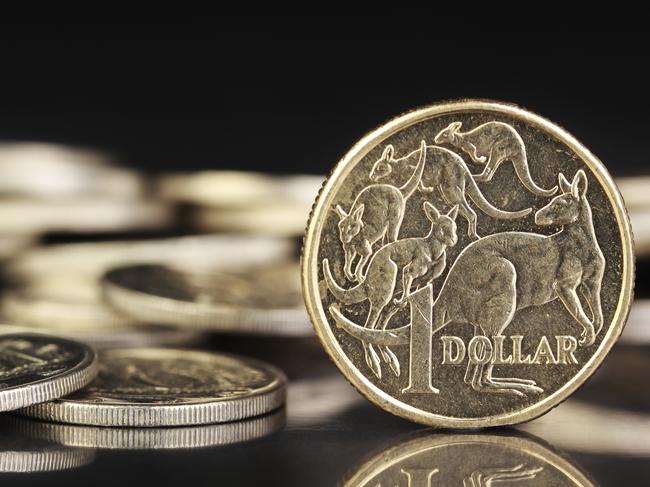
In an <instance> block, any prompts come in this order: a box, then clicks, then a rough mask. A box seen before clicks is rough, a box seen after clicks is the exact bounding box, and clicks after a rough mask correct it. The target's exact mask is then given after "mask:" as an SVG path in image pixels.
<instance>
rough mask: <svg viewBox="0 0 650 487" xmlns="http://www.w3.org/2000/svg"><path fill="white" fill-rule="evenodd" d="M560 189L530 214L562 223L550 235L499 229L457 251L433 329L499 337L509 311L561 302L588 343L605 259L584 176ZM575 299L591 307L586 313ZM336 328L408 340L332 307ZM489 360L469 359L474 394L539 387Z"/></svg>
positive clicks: (405, 334)
mask: <svg viewBox="0 0 650 487" xmlns="http://www.w3.org/2000/svg"><path fill="white" fill-rule="evenodd" d="M558 183H559V188H560V190H561V194H559V195H558V196H556V197H554V198H553V199H552V200H551V201H550V202H549V203H548V204H547V205H546V206H544V207H543V208H541V209H540V210H538V211H537V213H536V214H535V223H536V224H537V225H540V226H560V227H561V229H560V230H559V231H558V232H557V233H555V234H552V235H550V236H547V235H541V234H536V233H525V232H503V233H497V234H494V235H490V236H488V237H485V238H482V239H480V240H478V241H475V242H472V243H471V244H470V245H468V246H467V247H466V248H465V249H463V251H462V252H461V253H460V254H459V256H458V258H457V259H456V261H455V262H454V263H453V265H452V266H451V268H450V269H449V273H448V274H447V278H446V279H445V281H444V283H443V285H442V289H441V290H440V293H439V295H438V297H437V299H436V300H435V302H434V304H433V323H432V327H431V331H432V333H436V332H437V331H439V330H441V329H442V328H444V327H446V326H448V325H451V324H469V325H472V326H473V327H474V335H475V336H484V337H488V338H489V337H495V336H501V335H502V334H503V332H504V330H505V329H506V327H507V326H508V325H509V324H510V322H511V321H512V319H513V317H514V315H515V313H516V312H517V311H519V310H523V309H525V308H528V307H530V306H541V305H543V304H546V303H549V302H552V301H555V300H557V299H559V300H560V301H561V302H562V304H563V305H564V307H565V308H566V310H567V311H568V312H569V314H570V315H571V316H572V317H573V318H574V319H575V321H577V322H578V323H579V324H580V326H581V327H582V332H581V334H580V339H579V344H580V345H581V346H591V345H593V344H594V341H595V339H596V336H597V335H598V334H599V333H600V331H601V329H602V327H603V312H602V307H601V301H600V289H601V283H602V278H603V273H604V269H605V258H604V256H603V254H602V252H601V250H600V247H599V245H598V241H597V240H596V234H595V232H594V225H593V219H592V213H591V207H590V205H589V202H588V200H587V177H586V175H585V173H584V171H583V170H579V171H578V172H577V173H576V174H575V176H574V178H573V181H572V182H571V183H569V181H567V179H566V178H565V177H564V175H563V174H562V173H560V174H559V175H558ZM581 297H582V299H583V300H584V301H585V303H586V305H587V307H588V308H589V311H590V314H591V319H590V318H589V317H588V316H587V314H586V312H585V308H584V307H583V304H582V302H581ZM330 313H331V314H332V316H333V317H334V318H335V320H336V321H337V324H338V326H340V327H342V328H343V329H345V330H346V331H347V332H348V333H350V334H351V335H353V336H355V337H357V338H359V339H360V340H364V341H368V342H371V343H373V344H376V345H398V344H399V345H404V344H408V343H409V334H410V328H411V325H410V324H408V325H406V326H403V327H400V328H394V329H389V330H366V329H365V328H362V327H360V326H358V325H356V324H354V323H353V322H351V321H350V320H348V319H347V318H346V317H345V316H343V314H342V313H341V312H340V310H339V309H338V307H337V306H335V305H332V306H330ZM492 369H493V364H491V363H490V364H472V363H468V367H467V372H466V374H465V379H464V380H465V382H466V383H467V384H468V385H470V386H471V387H472V388H473V389H474V390H476V391H486V392H498V393H508V394H515V395H520V396H524V395H525V393H527V392H541V391H542V389H541V388H539V387H537V385H536V383H535V381H532V380H527V379H519V378H497V377H493V376H492Z"/></svg>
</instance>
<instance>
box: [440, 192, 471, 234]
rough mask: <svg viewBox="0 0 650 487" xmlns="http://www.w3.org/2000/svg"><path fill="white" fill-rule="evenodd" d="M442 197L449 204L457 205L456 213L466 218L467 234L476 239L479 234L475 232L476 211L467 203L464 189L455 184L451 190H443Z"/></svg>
mask: <svg viewBox="0 0 650 487" xmlns="http://www.w3.org/2000/svg"><path fill="white" fill-rule="evenodd" d="M444 198H445V200H446V201H447V202H448V203H449V204H450V205H452V206H453V205H458V213H460V214H461V216H462V217H463V218H465V220H467V235H468V236H469V238H471V239H473V240H478V239H479V235H478V233H476V220H477V216H476V212H475V211H474V210H473V209H472V207H471V206H469V203H467V199H466V198H465V191H464V190H463V189H461V188H459V187H458V186H456V187H454V189H452V190H448V191H445V193H444Z"/></svg>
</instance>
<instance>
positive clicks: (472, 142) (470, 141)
mask: <svg viewBox="0 0 650 487" xmlns="http://www.w3.org/2000/svg"><path fill="white" fill-rule="evenodd" d="M461 126H462V123H461V122H452V123H450V124H449V125H448V126H447V127H446V128H444V129H442V130H441V131H440V132H438V134H437V135H436V136H435V139H434V141H435V143H436V144H450V145H452V146H454V147H456V148H458V149H460V150H462V151H463V152H464V153H465V154H467V155H468V156H469V157H470V158H471V159H472V161H474V162H476V163H478V164H485V168H484V169H483V172H482V173H481V174H477V175H475V176H474V179H475V180H476V181H479V182H482V181H490V180H491V179H492V177H493V176H494V173H495V172H496V170H497V169H498V168H499V166H500V165H501V163H503V162H504V161H511V162H512V164H513V166H514V168H515V172H516V173H517V177H518V178H519V180H520V181H521V182H522V184H523V185H524V186H525V187H526V188H527V189H528V190H529V191H530V192H531V193H534V194H536V195H538V196H545V197H548V196H553V195H554V194H555V193H556V192H557V186H554V187H553V188H551V189H543V188H540V187H539V186H538V185H537V184H535V182H534V181H533V178H532V177H531V175H530V169H529V168H528V159H527V157H526V147H525V146H524V141H523V140H522V138H521V136H520V135H519V134H518V133H517V131H516V130H515V129H514V128H513V127H511V126H510V125H508V124H507V123H503V122H487V123H484V124H483V125H479V126H478V127H476V128H475V129H472V130H469V131H467V132H460V128H461Z"/></svg>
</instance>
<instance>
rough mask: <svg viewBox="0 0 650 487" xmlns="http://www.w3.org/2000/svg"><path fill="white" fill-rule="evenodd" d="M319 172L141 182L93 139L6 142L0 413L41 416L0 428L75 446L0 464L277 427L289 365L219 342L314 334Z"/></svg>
mask: <svg viewBox="0 0 650 487" xmlns="http://www.w3.org/2000/svg"><path fill="white" fill-rule="evenodd" d="M322 179H323V178H322V177H320V176H298V175H292V176H285V177H278V176H271V175H267V174H253V173H238V172H233V171H222V172H219V171H212V172H203V173H197V174H168V175H160V176H159V177H158V178H157V179H156V180H155V181H154V182H147V181H146V180H145V178H144V177H143V176H142V175H141V174H138V173H137V172H135V171H133V170H131V169H127V168H124V167H120V166H119V165H117V164H116V162H115V160H114V158H112V157H111V156H110V155H107V154H104V153H101V152H98V151H95V150H88V149H79V148H73V147H66V146H60V145H53V144H35V143H29V144H26V143H2V144H0V217H1V218H0V221H1V222H2V223H0V264H1V272H2V281H1V282H2V294H1V295H0V313H1V318H0V323H2V324H0V411H12V412H15V413H18V414H19V415H20V416H23V417H30V418H36V419H38V420H44V421H46V422H47V423H46V424H47V427H44V426H42V424H43V423H41V424H39V427H35V424H36V423H35V422H34V420H30V419H21V418H18V417H17V416H15V415H12V416H8V417H3V418H2V421H3V428H4V426H5V425H6V426H7V428H13V429H14V430H17V431H19V432H21V433H22V434H23V435H24V436H26V437H29V438H32V439H34V441H37V442H41V443H43V442H45V443H47V444H49V445H50V446H52V445H59V446H60V445H65V446H67V447H70V448H72V451H67V450H64V451H63V452H62V451H61V449H60V448H54V447H52V448H41V447H40V446H39V451H42V454H39V455H36V456H35V455H34V453H33V452H34V451H33V450H28V449H26V450H25V452H23V453H20V452H18V453H17V452H16V451H14V450H12V455H11V457H10V458H5V457H3V456H2V455H0V471H5V470H6V471H23V470H25V469H27V470H30V469H32V470H38V471H41V470H52V469H58V468H69V467H71V466H76V465H81V464H85V463H87V462H88V461H90V460H89V459H88V455H87V454H79V453H78V452H76V451H75V450H74V449H75V448H80V447H99V448H187V447H197V446H210V445H217V444H224V443H232V442H238V441H244V440H249V439H252V438H256V437H260V436H264V435H268V434H270V433H272V432H274V431H277V430H278V429H279V428H281V427H282V425H283V424H284V409H283V405H284V402H285V396H286V391H285V389H286V381H287V379H286V376H285V374H284V373H283V372H282V371H281V370H280V369H278V368H276V367H274V366H272V365H270V364H267V363H265V362H263V361H260V360H257V359H254V358H249V357H244V356H239V355H235V354H232V353H230V351H229V350H228V349H227V347H226V349H225V350H224V349H222V350H219V351H216V350H215V346H214V345H215V341H217V342H218V340H219V336H220V335H225V334H228V335H238V336H240V337H249V338H248V339H250V340H262V341H264V340H271V339H274V340H278V339H287V340H312V339H313V338H312V337H313V329H312V327H311V324H310V322H309V318H308V316H307V313H306V310H305V309H304V305H303V301H302V293H301V289H300V279H299V268H298V261H297V255H298V250H299V249H298V239H297V237H299V236H300V235H301V234H302V233H303V231H304V226H305V222H306V220H307V215H308V212H309V207H310V205H311V204H312V202H313V198H314V196H315V194H316V192H317V190H318V187H319V186H320V184H321V183H322ZM272 337H274V338H272ZM222 348H223V347H222ZM41 443H39V445H40V444H41Z"/></svg>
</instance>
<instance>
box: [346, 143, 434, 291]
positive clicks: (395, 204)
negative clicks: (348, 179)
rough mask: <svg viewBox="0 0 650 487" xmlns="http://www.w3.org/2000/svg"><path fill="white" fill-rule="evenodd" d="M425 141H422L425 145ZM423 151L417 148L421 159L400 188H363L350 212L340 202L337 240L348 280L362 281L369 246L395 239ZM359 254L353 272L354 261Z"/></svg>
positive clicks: (420, 168)
mask: <svg viewBox="0 0 650 487" xmlns="http://www.w3.org/2000/svg"><path fill="white" fill-rule="evenodd" d="M424 145H425V142H424V141H422V146H423V147H424ZM393 150H394V149H393V146H392V145H389V146H388V147H386V149H385V150H384V154H383V155H382V158H383V157H392V153H393ZM425 162H426V151H420V159H419V160H418V163H417V165H416V166H415V169H414V171H413V173H412V175H411V177H410V178H409V180H408V181H407V182H406V183H405V184H404V185H403V186H401V187H399V188H398V187H396V186H393V185H390V184H373V185H370V186H367V187H366V188H364V189H363V190H362V191H361V192H360V193H359V194H358V195H357V197H356V199H355V200H354V203H352V207H351V208H350V211H349V212H347V213H346V212H345V210H343V208H341V206H340V205H337V207H336V211H337V213H338V214H339V218H340V220H339V239H340V240H341V243H342V244H343V251H344V253H345V265H344V267H343V270H344V272H345V276H346V277H347V278H348V279H349V280H351V281H361V280H362V279H363V276H364V275H365V267H366V264H368V263H369V262H370V258H371V257H372V246H373V245H374V244H375V243H376V242H377V241H378V240H379V239H383V238H384V237H385V239H386V241H387V242H394V241H396V240H397V236H398V234H399V229H400V226H401V225H402V219H403V218H404V208H405V206H406V200H407V199H408V198H409V197H410V196H411V195H412V194H413V193H414V192H415V190H416V189H417V187H418V184H419V183H420V178H421V177H422V171H423V170H424V166H425ZM357 256H360V258H359V261H358V263H357V265H356V268H355V269H354V271H353V270H352V268H353V266H354V261H355V259H356V257H357Z"/></svg>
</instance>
